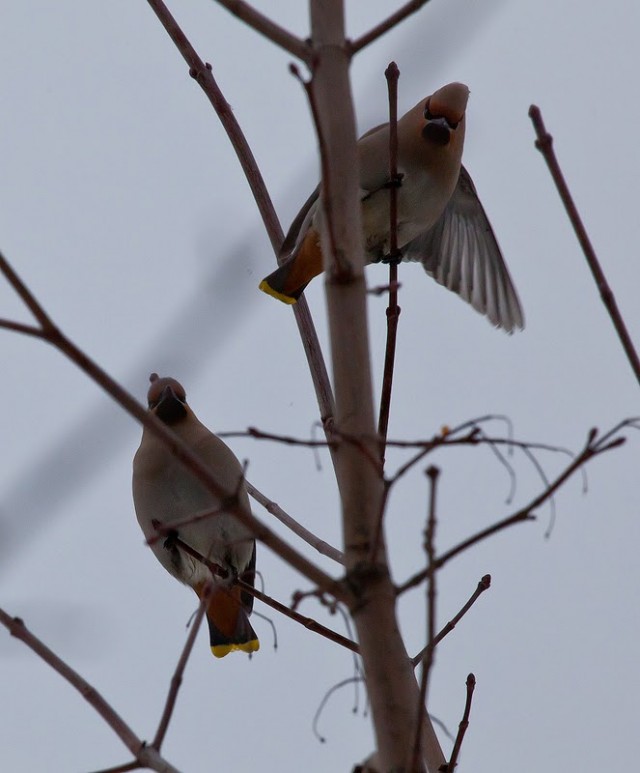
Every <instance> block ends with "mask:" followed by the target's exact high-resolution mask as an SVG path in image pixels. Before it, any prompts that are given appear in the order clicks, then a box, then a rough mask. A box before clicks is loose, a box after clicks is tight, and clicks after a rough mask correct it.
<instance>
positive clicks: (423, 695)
mask: <svg viewBox="0 0 640 773" xmlns="http://www.w3.org/2000/svg"><path fill="white" fill-rule="evenodd" d="M426 475H427V477H428V478H429V513H428V516H427V525H426V528H425V531H424V549H425V553H426V554H427V570H428V572H429V581H428V583H427V646H426V648H425V651H424V659H423V661H422V674H421V675H420V697H419V699H418V706H417V713H416V727H415V735H414V742H413V752H412V754H411V764H410V765H409V771H411V773H421V771H422V770H423V766H422V764H421V763H420V747H421V741H422V724H423V719H424V713H425V711H426V710H427V696H428V694H429V676H430V674H431V669H432V667H433V658H434V652H435V639H436V573H435V571H433V566H434V564H435V559H436V553H435V531H436V489H437V485H438V478H439V476H440V470H439V469H438V468H437V467H434V466H431V467H428V468H427V471H426Z"/></svg>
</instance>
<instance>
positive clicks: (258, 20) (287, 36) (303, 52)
mask: <svg viewBox="0 0 640 773" xmlns="http://www.w3.org/2000/svg"><path fill="white" fill-rule="evenodd" d="M215 2H217V3H218V5H221V6H222V7H223V8H226V9H227V11H229V13H232V14H233V15H234V16H235V17H237V18H238V19H240V20H241V21H243V22H244V23H245V24H246V25H247V27H251V29H253V30H255V31H256V32H259V33H260V34H261V35H262V36H263V37H265V38H267V39H268V40H270V41H271V42H272V43H275V44H276V45H277V46H279V47H280V48H284V50H285V51H288V52H289V53H290V54H292V55H293V56H296V57H297V58H298V59H302V61H304V62H308V61H309V57H310V55H311V49H310V48H309V44H308V43H307V42H306V41H305V40H301V39H300V38H298V37H296V36H295V35H292V34H291V33H290V32H289V31H288V30H286V29H285V28H284V27H281V26H280V25H279V24H276V23H275V22H274V21H272V20H271V19H269V18H268V17H267V16H265V15H264V14H262V13H260V11H257V10H256V9H255V8H253V6H251V5H249V3H245V2H243V0H215Z"/></svg>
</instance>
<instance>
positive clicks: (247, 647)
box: [211, 639, 260, 658]
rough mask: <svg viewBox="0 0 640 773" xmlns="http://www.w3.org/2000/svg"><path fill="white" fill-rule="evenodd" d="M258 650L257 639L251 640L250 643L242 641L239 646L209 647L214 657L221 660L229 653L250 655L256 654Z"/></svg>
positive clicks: (220, 645) (221, 645)
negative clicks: (236, 652)
mask: <svg viewBox="0 0 640 773" xmlns="http://www.w3.org/2000/svg"><path fill="white" fill-rule="evenodd" d="M259 649H260V642H259V641H258V640H257V639H251V641H244V642H242V643H241V644H215V645H214V646H213V647H211V652H212V653H213V656H214V657H216V658H223V657H225V655H228V654H229V653H230V652H234V651H239V652H246V653H247V654H249V655H251V653H252V652H257V651H258V650H259Z"/></svg>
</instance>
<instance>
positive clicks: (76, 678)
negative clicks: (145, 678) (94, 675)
mask: <svg viewBox="0 0 640 773" xmlns="http://www.w3.org/2000/svg"><path fill="white" fill-rule="evenodd" d="M0 623H2V625H4V627H5V628H6V629H7V630H8V631H9V633H10V634H11V635H12V636H15V637H16V639H20V640H21V641H23V642H24V643H25V644H26V645H27V647H29V648H30V649H32V650H33V651H34V652H35V653H36V655H38V657H40V658H41V659H42V660H43V661H44V662H45V663H47V665H49V666H51V668H53V670H54V671H57V672H58V673H59V674H60V676H62V677H63V679H66V681H67V682H68V683H69V684H70V685H71V686H72V687H74V688H75V689H76V690H77V691H78V692H79V693H80V695H82V697H83V698H84V699H85V700H86V701H87V703H89V704H90V705H91V706H93V708H94V709H95V710H96V711H97V712H98V714H100V716H101V717H102V718H103V719H104V721H105V722H106V723H107V725H108V726H109V727H110V728H111V729H112V730H113V732H114V733H115V734H116V735H117V736H118V738H120V740H121V741H122V743H123V744H124V745H125V746H126V747H127V749H129V751H130V752H131V753H132V754H133V755H134V757H135V758H136V760H138V762H139V763H140V764H141V765H143V766H144V767H147V768H151V770H155V771H158V773H179V771H178V770H177V768H174V767H173V765H171V764H170V763H169V762H167V761H166V760H164V759H163V758H162V757H161V756H160V754H159V752H158V751H157V750H156V749H154V748H152V747H151V746H146V745H145V743H144V741H142V740H141V739H140V738H138V736H137V735H136V734H135V733H134V732H133V730H132V729H131V728H130V727H129V725H127V723H126V722H125V721H124V719H122V717H121V716H120V715H119V714H118V713H117V712H116V711H115V709H113V708H112V707H111V706H110V705H109V704H108V703H107V702H106V701H105V699H104V698H103V697H102V696H101V695H100V693H99V692H98V691H97V690H96V689H95V687H92V686H91V685H90V684H89V683H88V682H87V681H85V680H84V679H83V678H82V677H81V676H80V674H78V672H77V671H74V670H73V669H72V668H71V667H70V666H68V665H67V664H66V663H65V662H64V661H63V660H62V659H61V658H59V657H58V656H57V655H56V654H55V653H54V652H53V651H52V650H50V649H49V648H48V647H47V646H46V645H45V644H44V643H43V642H42V641H40V639H38V637H37V636H35V635H34V634H32V633H31V631H29V630H28V628H27V627H26V626H25V624H24V622H23V621H22V620H21V619H20V618H19V617H11V616H10V615H8V614H7V613H6V612H5V611H4V610H3V609H0Z"/></svg>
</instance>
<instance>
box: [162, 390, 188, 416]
mask: <svg viewBox="0 0 640 773" xmlns="http://www.w3.org/2000/svg"><path fill="white" fill-rule="evenodd" d="M155 413H156V416H157V417H158V418H159V419H162V421H163V422H164V423H165V424H175V423H176V422H177V421H180V419H184V418H185V416H186V415H187V409H186V407H185V405H184V403H183V402H182V400H180V399H179V398H178V397H177V396H176V393H175V392H174V391H173V389H172V388H171V387H170V386H168V385H167V386H166V387H165V388H164V390H163V392H162V395H161V396H160V400H159V401H158V404H157V405H156V409H155Z"/></svg>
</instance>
